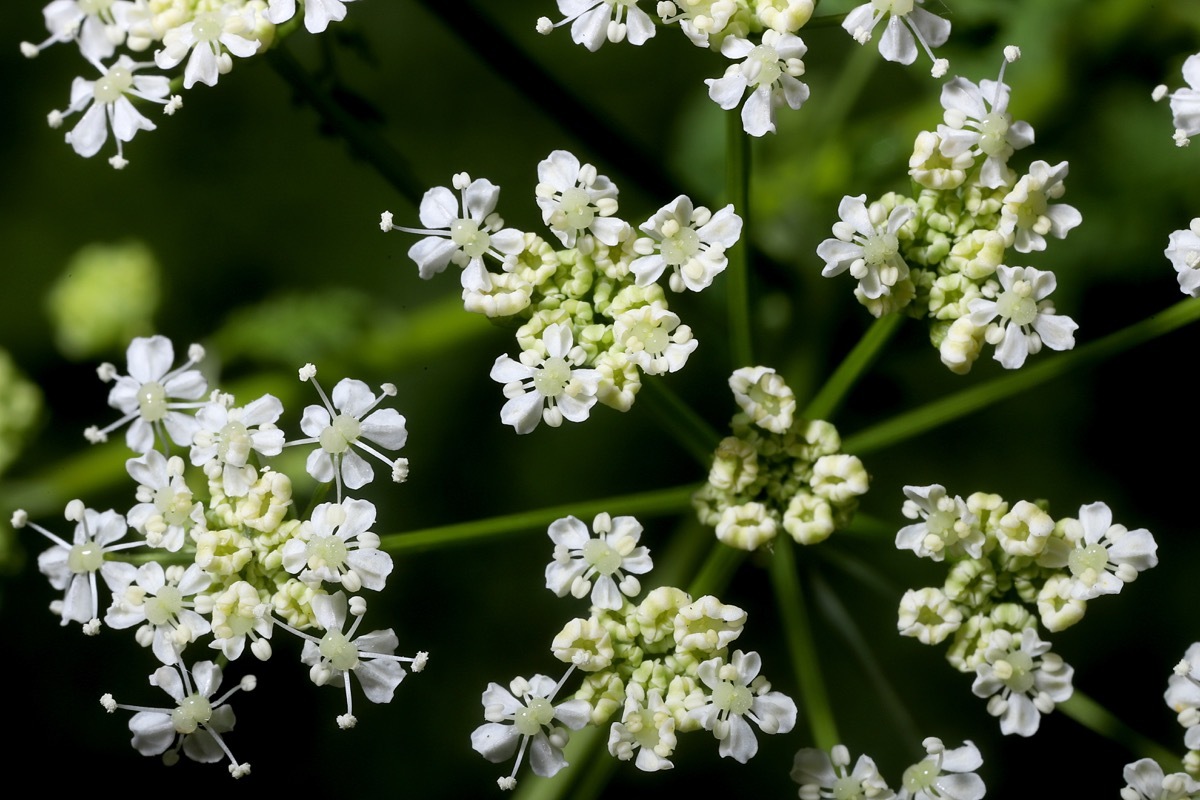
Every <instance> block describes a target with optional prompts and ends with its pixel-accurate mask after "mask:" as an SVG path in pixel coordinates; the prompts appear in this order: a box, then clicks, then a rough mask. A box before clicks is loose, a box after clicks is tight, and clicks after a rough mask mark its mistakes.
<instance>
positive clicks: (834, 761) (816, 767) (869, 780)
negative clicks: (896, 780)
mask: <svg viewBox="0 0 1200 800" xmlns="http://www.w3.org/2000/svg"><path fill="white" fill-rule="evenodd" d="M849 766H850V751H849V750H847V749H846V747H845V745H840V744H839V745H834V747H833V750H831V751H830V752H829V753H826V752H825V751H824V750H817V749H815V748H812V747H806V748H804V749H802V750H800V751H799V752H797V753H796V759H795V761H794V762H793V763H792V772H791V775H792V780H794V781H795V782H796V783H798V784H800V797H801V798H802V800H820V798H824V797H836V798H838V800H892V798H893V797H895V796H896V795H895V793H894V792H893V791H892V790H891V789H889V788H888V786H887V782H886V781H884V779H883V776H882V775H880V774H879V767H877V766H875V762H874V760H872V759H871V757H870V756H867V755H861V756H859V757H858V761H856V762H854V769H853V770H850V769H847V768H848V767H849ZM822 789H824V790H825V791H824V792H822V791H821V790H822Z"/></svg>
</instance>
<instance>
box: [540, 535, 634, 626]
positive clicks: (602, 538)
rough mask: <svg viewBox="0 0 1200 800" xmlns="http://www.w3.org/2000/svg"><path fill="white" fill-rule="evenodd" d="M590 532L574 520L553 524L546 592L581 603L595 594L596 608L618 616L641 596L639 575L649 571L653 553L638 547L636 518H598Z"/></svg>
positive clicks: (593, 603) (593, 597)
mask: <svg viewBox="0 0 1200 800" xmlns="http://www.w3.org/2000/svg"><path fill="white" fill-rule="evenodd" d="M592 530H593V531H595V533H596V536H595V537H594V538H593V537H592V536H591V534H590V533H589V532H588V529H587V526H586V525H585V524H583V522H581V521H580V520H578V519H576V518H575V517H571V516H568V517H563V518H562V519H558V520H555V521H554V522H552V523H550V528H549V529H548V531H547V533H549V534H550V540H551V541H552V542H554V560H553V561H551V562H550V563H549V564H547V565H546V588H547V589H549V590H550V591H552V592H554V593H555V594H556V595H558V596H559V597H565V596H566V595H567V593H568V592H570V593H571V595H572V596H574V597H579V598H582V597H584V596H586V595H587V594H588V592H589V591H590V592H591V602H592V605H594V606H596V607H598V608H606V609H610V610H613V611H616V610H618V609H620V608H621V605H622V603H623V602H624V598H623V597H622V595H625V596H627V597H634V596H636V595H637V594H638V593H639V592H641V590H642V586H641V583H640V582H639V581H638V579H637V578H635V577H634V575H643V574H645V573H647V572H649V571H650V569H651V568H652V567H653V566H654V563H653V562H652V561H651V560H650V551H649V550H648V549H647V548H646V547H645V546H639V545H638V539H639V538H640V537H641V535H642V526H641V523H639V522H638V521H637V520H636V519H635V518H633V517H615V518H614V517H611V516H610V515H608V514H607V513H601V514H597V515H596V518H595V520H593V522H592Z"/></svg>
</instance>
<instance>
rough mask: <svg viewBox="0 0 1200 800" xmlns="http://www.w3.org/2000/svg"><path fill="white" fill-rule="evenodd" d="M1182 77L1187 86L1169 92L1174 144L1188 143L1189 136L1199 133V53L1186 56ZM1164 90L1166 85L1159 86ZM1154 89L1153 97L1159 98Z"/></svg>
mask: <svg viewBox="0 0 1200 800" xmlns="http://www.w3.org/2000/svg"><path fill="white" fill-rule="evenodd" d="M1183 79H1184V80H1185V81H1187V84H1188V88H1186V89H1177V90H1175V91H1174V92H1171V114H1172V116H1173V118H1174V124H1175V136H1174V138H1175V144H1177V145H1179V146H1180V147H1183V146H1185V145H1186V144H1187V143H1188V139H1189V137H1192V136H1195V135H1196V134H1197V133H1200V53H1197V54H1195V55H1192V56H1188V58H1187V60H1186V61H1184V62H1183ZM1160 89H1161V91H1163V92H1165V91H1166V87H1160ZM1160 97H1161V94H1159V93H1158V92H1157V91H1156V94H1155V95H1154V99H1155V100H1158V99H1160Z"/></svg>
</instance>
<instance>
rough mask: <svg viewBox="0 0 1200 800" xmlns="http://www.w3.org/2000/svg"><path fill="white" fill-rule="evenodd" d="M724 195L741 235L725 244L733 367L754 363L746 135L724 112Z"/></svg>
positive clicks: (734, 116) (738, 120) (734, 118)
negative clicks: (738, 219)
mask: <svg viewBox="0 0 1200 800" xmlns="http://www.w3.org/2000/svg"><path fill="white" fill-rule="evenodd" d="M725 120H726V124H725V197H726V199H727V200H728V201H729V202H731V203H733V210H734V211H735V212H737V214H738V216H740V217H741V218H742V235H741V236H740V237H738V240H737V242H736V243H735V244H734V245H733V247H731V248H729V250H728V251H727V254H728V256H729V266H728V267H726V269H725V276H726V277H725V279H726V281H728V283H727V290H726V297H727V299H728V303H729V342H730V343H729V350H730V356H731V357H732V358H733V367H734V369H736V368H738V367H748V366H752V365H753V364H754V361H753V358H754V356H753V349H752V346H751V333H750V264H749V250H750V246H749V242H750V137H749V136H748V135H747V134H746V133H745V132H744V131H743V130H742V118H741V115H740V114H733V113H727V114H726V115H725Z"/></svg>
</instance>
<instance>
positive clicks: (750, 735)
mask: <svg viewBox="0 0 1200 800" xmlns="http://www.w3.org/2000/svg"><path fill="white" fill-rule="evenodd" d="M760 669H762V659H761V658H760V657H759V655H758V653H743V652H742V651H741V650H735V651H734V653H733V655H732V656H731V657H730V659H729V663H726V662H725V659H724V658H721V657H717V658H710V659H709V660H708V661H705V662H703V663H701V664H700V668H699V670H698V671H697V675H698V676H699V678H700V680H701V681H702V682H703V683H704V685H705V686H707V687H708V688H709V691H710V692H711V694H710V695H708V696H707V697H706V698H705V699H706V701H707V702H706V703H705V704H704V705H703V706H700V707H699V708H694V709H692V710H691V711H689V712H688V717H689V718H690V719H692V720H695V721H696V722H699V723H700V725H701V726H702V727H703V728H704V729H705V730H708V731H712V732H713V735H714V736H715V737H716V738H717V740H718V741H720V742H721V745H720V747H719V748H718V752H720V754H721V757H722V758H733V759H734V760H736V761H738V762H740V763H742V764H745V763H746V762H747V761H749V760H750V759H751V758H753V757H754V754H755V753H757V752H758V739H757V738H756V737H755V736H754V729H753V728H751V727H750V723H749V722H747V721H746V720H747V719H750V720H752V721H754V722H755V723H756V724H757V725H758V727H759V729H761V730H762V732H763V733H768V734H772V733H787V732H788V731H790V730H791V729H792V727H793V726H794V725H795V724H796V703H795V702H794V701H793V700H792V698H790V697H788V696H787V695H785V694H783V693H782V692H772V691H770V688H771V685H770V684H769V683H767V681H766V680H765V679H764V678H762V677H760V676H759V674H758V672H759V670H760Z"/></svg>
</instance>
